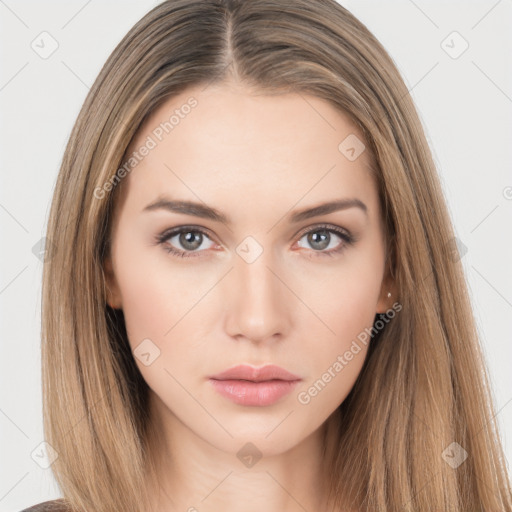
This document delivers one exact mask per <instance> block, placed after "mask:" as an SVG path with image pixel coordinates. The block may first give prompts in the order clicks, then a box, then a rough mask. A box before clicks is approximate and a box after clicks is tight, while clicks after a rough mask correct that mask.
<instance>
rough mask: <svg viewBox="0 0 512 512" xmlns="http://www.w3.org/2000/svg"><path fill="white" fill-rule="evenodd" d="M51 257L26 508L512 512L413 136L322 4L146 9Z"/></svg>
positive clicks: (389, 75) (120, 54)
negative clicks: (46, 451) (38, 450)
mask: <svg viewBox="0 0 512 512" xmlns="http://www.w3.org/2000/svg"><path fill="white" fill-rule="evenodd" d="M48 238H49V239H50V240H51V242H52V247H53V248H54V250H53V251H52V254H50V255H49V257H48V259H47V261H46V262H45V267H44V280H43V281H44V282H43V326H42V336H43V346H42V355H43V391H44V411H45V417H44V422H45V437H46V441H47V442H48V443H49V444H50V445H51V446H52V447H53V448H54V449H55V451H56V453H58V458H57V459H56V460H55V462H54V463H53V465H52V469H53V472H54V475H55V477H56V479H57V481H58V483H59V485H60V487H61V490H62V492H63V495H64V497H65V499H63V500H55V501H53V502H49V503H48V502H47V503H46V504H42V505H40V507H42V509H44V507H45V506H61V507H63V510H76V511H82V510H83V511H95V512H97V511H107V510H108V511H112V510H126V511H132V510H133V511H140V510H151V511H157V512H160V511H164V510H172V511H174V510H189V511H194V510H199V511H210V510H211V511H217V510H224V511H229V510H231V509H235V507H236V509H237V510H240V509H241V510H246V511H248V510H256V509H266V510H281V511H286V512H288V511H295V510H311V511H313V510H326V511H327V510H329V511H342V510H343V511H348V510H350V511H363V510H364V511H379V512H380V511H386V512H387V511H395V510H401V511H425V512H426V511H433V510H443V511H447V510H450V511H458V512H462V511H464V512H466V511H477V510H478V511H480V510H486V511H487V510H489V511H498V510H499V511H512V498H511V491H510V483H509V478H508V475H507V473H506V466H505V463H504V457H503V452H502V448H501V445H500V440H499V435H498V432H497V429H496V424H495V422H494V410H493V404H492V400H491V397H490V393H489V384H488V380H487V376H486V371H485V368H484V366H483V362H482V360H483V359H482V354H481V349H480V345H479V340H478V335H477V331H476V328H475V322H474V319H473V316H472V311H471V307H470V302H469V298H468V293H467V286H466V283H465V281H464V275H463V271H462V268H461V264H460V261H459V260H458V258H457V257H454V251H453V241H454V232H453V227H452V225H451V221H450V218H449V215H448V213H447V208H446V204H445V200H444V197H443V194H442V190H441V187H440V184H439V180H438V177H437V174H436V170H435V166H434V164H433V162H432V158H431V155H430V150H429V147H428V145H427V142H426V140H425V136H424V133H423V130H422V127H421V123H420V121H419V119H418V116H417V113H416V110H415V108H414V105H413V103H412V100H411V98H410V96H409V95H408V91H407V88H406V86H405V84H404V83H403V81H402V79H401V78H400V76H399V73H398V71H397V69H396V67H395V66H394V64H393V62H392V61H391V59H390V57H389V56H388V55H387V53H386V51H385V50H384V49H383V48H382V46H381V45H380V44H379V42H378V41H377V40H376V39H375V38H374V37H373V36H372V35H371V34H370V33H369V31H368V30H367V29H366V28H365V27H364V26H363V25H362V24H361V23H360V22H359V21H357V20H356V19H355V18H354V17H353V16H352V15H351V14H350V13H349V12H348V11H347V10H346V9H344V8H343V7H341V6H340V5H339V4H337V3H336V2H335V1H334V0H332V1H331V0H321V1H316V2H310V1H306V0H286V1H279V2H276V1H270V0H253V1H251V2H242V1H234V0H232V1H229V0H215V1H208V2H205V1H193V0H192V1H191V0H177V1H168V2H164V3H162V4H161V5H159V6H158V7H156V8H155V9H153V10H152V11H151V12H150V13H149V14H147V15H146V16H145V17H144V18H143V19H142V20H140V21H139V22H138V23H137V24H136V25H135V26H134V27H133V29H132V30H130V32H129V33H128V34H127V36H126V37H125V38H124V39H123V41H122V42H121V43H120V44H119V46H118V47H117V48H116V49H115V51H114V52H113V53H112V55H111V56H110V58H109V59H108V61H107V63H106V64H105V66H104V68H103V69H102V71H101V73H100V75H99V77H98V79H97V80H96V82H95V84H94V85H93V87H92V89H91V92H90V94H89V95H88V97H87V99H86V101H85V104H84V106H83V108H82V111H81V112H80V115H79V117H78V120H77V122H76V125H75V127H74V130H73V132H72V134H71V137H70V141H69V144H68V147H67V148H66V153H65V156H64V159H63V163H62V168H61V171H60V174H59V179H58V182H57V186H56V190H55V194H54V199H53V203H52V209H51V214H50V220H49V225H48Z"/></svg>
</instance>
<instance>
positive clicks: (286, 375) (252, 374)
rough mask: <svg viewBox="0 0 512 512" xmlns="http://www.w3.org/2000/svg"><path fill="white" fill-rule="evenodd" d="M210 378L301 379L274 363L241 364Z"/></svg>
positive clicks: (260, 380) (258, 380) (257, 380)
mask: <svg viewBox="0 0 512 512" xmlns="http://www.w3.org/2000/svg"><path fill="white" fill-rule="evenodd" d="M210 378H212V379H215V380H228V379H234V380H237V379H238V380H250V381H253V382H262V381H265V380H288V381H291V380H300V377H299V376H297V375H294V374H293V373H290V372H288V371H286V370H285V369H284V368H281V367H280V366H276V365H274V364H268V365H265V366H262V367H259V368H257V367H254V366H251V365H248V364H240V365H237V366H233V367H231V368H229V369H227V370H226V371H223V372H221V373H218V374H217V375H214V376H213V377H210Z"/></svg>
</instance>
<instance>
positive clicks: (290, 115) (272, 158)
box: [123, 84, 376, 209]
mask: <svg viewBox="0 0 512 512" xmlns="http://www.w3.org/2000/svg"><path fill="white" fill-rule="evenodd" d="M346 141H348V143H347V142H346ZM354 143H355V145H356V146H354ZM347 144H348V145H352V146H354V147H355V149H356V150H357V151H358V152H359V151H361V147H364V146H363V144H365V143H364V139H363V137H362V135H361V133H360V131H359V130H358V129H357V128H356V126H355V124H354V123H353V122H352V121H351V119H350V118H349V116H348V115H346V114H344V113H343V112H341V111H340V110H338V109H336V108H334V107H333V106H332V105H331V104H330V103H328V102H327V101H325V100H323V99H320V98H317V97H314V96H310V95H307V94H303V93H286V94H280V95H269V94H265V93H261V92H258V91H254V90H252V91H250V90H248V89H247V88H245V87H242V86H239V85H233V84H222V85H214V86H213V85H210V86H207V87H206V88H205V86H204V85H203V86H202V87H195V88H189V89H188V90H185V91H183V92H182V93H180V94H179V95H176V96H174V97H172V98H170V99H168V100H167V101H166V102H165V103H163V104H162V105H161V106H160V107H159V108H157V109H156V110H155V111H153V112H152V113H151V115H150V116H149V117H148V118H147V120H146V121H145V123H144V124H143V125H142V126H141V127H140V129H139V130H138V132H137V134H136V136H135V137H134V139H133V141H132V143H131V144H130V147H129V148H128V151H127V154H128V156H129V155H131V154H132V153H133V152H134V151H139V153H140V152H141V151H140V150H141V149H142V148H143V147H144V146H146V147H147V148H150V149H149V150H147V151H144V153H145V156H144V157H143V158H141V159H140V161H139V162H138V163H137V164H136V166H135V167H134V168H133V170H132V171H131V172H130V173H129V175H128V176H127V177H126V178H125V180H126V181H128V183H124V184H123V185H128V186H127V189H128V192H127V193H128V195H130V190H132V192H133V191H136V192H137V194H136V196H137V197H136V198H135V199H137V200H138V201H139V202H141V201H145V203H146V204H147V203H148V202H149V201H151V200H152V199H154V197H155V195H156V194H160V193H162V192H168V193H169V194H171V195H173V193H175V195H177V196H179V197H180V198H185V199H190V200H198V199H200V200H204V201H205V202H207V203H208V204H210V203H211V202H213V203H215V202H217V201H216V200H215V199H217V200H219V201H220V202H222V203H225V201H230V202H233V201H235V200H236V198H245V199H248V198H251V201H256V202H257V201H263V202H262V203H261V204H262V205H263V204H264V201H266V200H268V201H273V204H275V201H276V200H278V201H280V202H282V203H283V204H284V205H287V206H288V207H291V206H292V204H295V203H297V202H299V201H301V198H302V197H304V201H306V199H307V204H313V203H314V202H316V201H318V200H323V199H326V198H327V199H335V198H341V197H348V196H354V195H359V196H364V197H365V202H367V203H370V204H369V206H370V209H373V208H374V207H375V204H371V203H372V201H373V202H375V200H376V191H375V190H374V183H373V180H372V177H371V174H370V172H369V166H370V157H369V155H368V152H367V151H364V150H363V151H362V152H361V154H360V155H359V156H358V157H357V158H356V159H351V158H347V154H346V153H344V152H343V151H345V150H346V149H347ZM357 144H360V146H357ZM352 154H353V152H352ZM349 156H350V154H349ZM132 195H133V194H132ZM305 196H307V198H306V197H305ZM208 199H211V200H212V201H211V202H209V201H208ZM240 206H243V204H241V205H240ZM299 206H300V205H299Z"/></svg>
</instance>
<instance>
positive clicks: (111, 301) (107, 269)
mask: <svg viewBox="0 0 512 512" xmlns="http://www.w3.org/2000/svg"><path fill="white" fill-rule="evenodd" d="M103 274H104V276H105V289H106V301H107V304H108V306H110V307H111V308H112V309H121V294H120V293H119V287H118V286H117V282H116V278H115V275H114V269H113V267H112V260H111V258H110V257H106V258H105V260H104V262H103Z"/></svg>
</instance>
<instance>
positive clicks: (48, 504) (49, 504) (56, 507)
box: [21, 499, 68, 512]
mask: <svg viewBox="0 0 512 512" xmlns="http://www.w3.org/2000/svg"><path fill="white" fill-rule="evenodd" d="M67 510H68V508H67V507H66V505H65V504H64V500H63V499H58V500H50V501H44V502H42V503H38V504H37V505H34V506H32V507H29V508H25V509H23V510H22V511H21V512H66V511H67Z"/></svg>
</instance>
